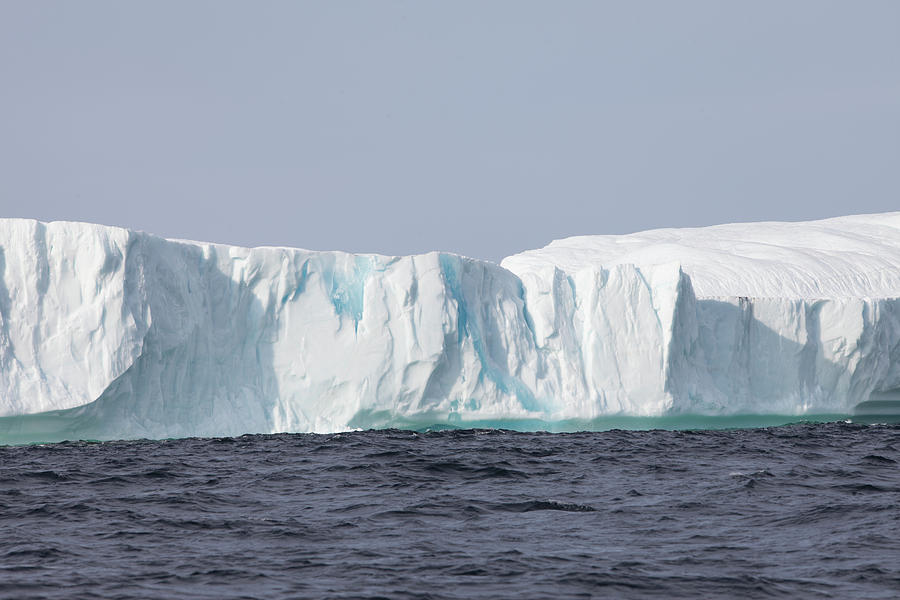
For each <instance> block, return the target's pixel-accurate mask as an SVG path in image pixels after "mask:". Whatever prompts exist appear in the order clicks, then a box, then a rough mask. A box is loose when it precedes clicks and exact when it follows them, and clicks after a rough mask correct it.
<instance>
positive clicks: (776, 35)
mask: <svg viewBox="0 0 900 600" xmlns="http://www.w3.org/2000/svg"><path fill="white" fill-rule="evenodd" d="M898 32H900V2H896V1H894V0H886V1H876V0H860V1H846V2H831V1H825V0H804V1H799V0H793V1H792V0H771V1H765V0H764V1H758V0H757V1H753V2H729V1H723V0H715V1H693V0H691V1H685V0H681V1H678V2H673V1H670V0H660V1H641V0H627V1H624V0H623V1H622V2H602V1H599V0H596V1H586V2H578V1H565V0H557V1H547V2H532V1H524V0H509V1H499V0H494V1H491V0H482V1H477V2H475V1H472V2H466V1H459V0H454V1H443V2H432V1H422V0H416V1H409V2H387V1H380V2H376V1H368V2H362V1H358V2H347V1H335V0H328V1H324V0H323V1H321V2H299V1H297V2H274V1H247V2H234V1H223V0H211V1H196V0H195V1H185V0H178V1H159V0H156V1H153V2H150V1H147V2H123V1H120V0H112V1H104V2H98V1H93V0H80V1H78V2H69V1H55V2H54V1H47V0H44V1H35V0H23V1H13V0H0V216H6V217H12V216H16V217H33V218H38V219H42V220H56V219H70V220H83V221H93V222H99V223H106V224H111V225H122V226H126V227H131V228H136V229H143V230H146V231H150V232H153V233H157V234H160V235H164V236H168V237H182V238H192V239H201V240H209V241H217V242H226V243H235V244H242V245H289V246H299V247H305V248H312V249H342V250H349V251H360V252H362V251H365V252H381V253H386V254H408V253H415V252H423V251H427V250H431V249H440V250H450V251H455V252H460V253H463V254H467V255H470V256H476V257H481V258H488V259H492V260H499V259H500V258H501V257H503V256H505V255H507V254H511V253H514V252H517V251H520V250H523V249H526V248H533V247H539V246H542V245H544V244H546V243H547V242H549V241H550V240H552V239H554V238H560V237H565V236H568V235H576V234H587V233H624V232H628V231H635V230H640V229H647V228H652V227H667V226H689V225H706V224H713V223H721V222H729V221H747V220H773V219H787V220H800V219H810V218H819V217H827V216H835V215H840V214H850V213H859V212H878V211H888V210H898V209H900V33H898Z"/></svg>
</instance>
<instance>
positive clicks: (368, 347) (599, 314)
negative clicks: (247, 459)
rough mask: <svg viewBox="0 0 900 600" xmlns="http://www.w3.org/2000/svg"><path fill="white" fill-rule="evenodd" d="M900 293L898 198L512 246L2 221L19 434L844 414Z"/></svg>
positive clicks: (884, 360)
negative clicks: (313, 240) (372, 244)
mask: <svg viewBox="0 0 900 600" xmlns="http://www.w3.org/2000/svg"><path fill="white" fill-rule="evenodd" d="M898 298H900V213H889V214H880V215H864V216H854V217H841V218H837V219H829V220H824V221H816V222H808V223H754V224H736V225H724V226H716V227H707V228H698V229H668V230H656V231H649V232H643V233H638V234H632V235H623V236H590V237H577V238H570V239H566V240H561V241H557V242H553V243H552V244H550V245H549V246H547V247H546V248H543V249H540V250H533V251H529V252H525V253H522V254H518V255H515V256H511V257H509V258H507V259H505V260H504V261H503V262H502V265H496V264H493V263H489V262H483V261H477V260H472V259H468V258H463V257H460V256H456V255H452V254H443V253H430V254H424V255H419V256H408V257H386V256H378V255H352V254H346V253H341V252H313V251H307V250H298V249H288V248H253V249H248V248H238V247H231V246H224V245H216V244H203V243H197V242H186V241H176V240H166V239H162V238H159V237H154V236H152V235H148V234H144V233H139V232H134V231H129V230H125V229H120V228H114V227H104V226H98V225H89V224H83V223H65V222H54V223H47V224H45V223H40V222H37V221H31V220H19V219H7V220H0V417H2V418H0V442H2V441H3V439H4V435H5V436H6V438H10V439H11V438H15V437H16V435H17V431H18V430H20V429H21V430H25V429H30V430H41V429H44V430H46V431H51V430H52V431H56V432H58V433H57V435H64V434H65V433H66V432H70V433H71V435H72V436H79V437H124V438H129V437H145V436H146V437H170V436H171V437H175V436H188V435H232V434H239V433H248V432H276V431H318V432H326V431H338V430H345V429H349V428H355V427H372V426H375V427H379V426H389V425H398V424H399V425H403V424H431V423H466V422H482V423H490V422H493V421H496V422H506V421H510V420H515V419H536V420H540V421H544V422H554V421H562V420H567V419H576V420H591V419H597V418H602V417H604V416H607V415H636V416H652V415H666V414H708V415H717V414H746V413H760V414H765V413H768V414H784V415H801V414H822V413H830V414H835V413H837V414H843V413H849V412H851V411H852V410H853V408H854V407H855V406H856V405H857V404H859V403H860V402H863V401H866V400H868V399H869V398H870V397H881V396H879V394H881V395H882V396H884V395H886V396H885V397H891V394H894V393H895V392H894V390H895V389H896V388H900V300H898ZM873 394H874V396H873ZM25 415H30V416H28V417H25ZM60 432H61V433H60ZM22 435H23V436H25V437H26V438H27V436H28V435H30V434H27V433H23V434H22ZM20 437H21V436H20ZM38 437H39V436H38Z"/></svg>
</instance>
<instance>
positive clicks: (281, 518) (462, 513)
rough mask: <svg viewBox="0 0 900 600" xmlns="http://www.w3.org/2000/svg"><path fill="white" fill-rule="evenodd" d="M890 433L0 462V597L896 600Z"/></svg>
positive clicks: (601, 436) (28, 456) (251, 445)
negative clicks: (804, 599)
mask: <svg viewBox="0 0 900 600" xmlns="http://www.w3.org/2000/svg"><path fill="white" fill-rule="evenodd" d="M898 462H900V428H898V427H897V426H895V425H889V426H879V425H870V426H866V425H852V424H846V423H832V424H820V425H794V426H784V427H772V428H761V429H738V430H725V431H608V432H595V433H575V434H541V433H515V432H507V431H495V430H466V431H443V432H433V433H414V432H410V431H396V430H391V431H369V432H359V433H346V434H339V435H309V434H304V435H259V436H245V437H240V438H228V439H185V440H172V441H137V442H105V443H60V444H53V445H44V446H18V447H0V533H2V536H0V596H2V597H3V598H17V599H19V598H211V599H212V598H590V597H611V598H672V597H686V598H736V597H738V598H897V597H900V465H898Z"/></svg>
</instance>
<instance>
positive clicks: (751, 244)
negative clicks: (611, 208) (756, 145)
mask: <svg viewBox="0 0 900 600" xmlns="http://www.w3.org/2000/svg"><path fill="white" fill-rule="evenodd" d="M673 262H677V263H680V264H681V268H682V269H683V270H684V272H685V273H687V274H688V275H689V276H690V277H691V281H692V283H693V286H694V291H695V293H696V294H697V296H699V297H722V296H732V297H733V296H747V297H756V298H776V297H778V298H847V297H868V298H896V297H900V212H892V213H882V214H870V215H854V216H847V217H837V218H833V219H824V220H821V221H808V222H800V223H783V222H763V223H735V224H730V225H716V226H712V227H697V228H685V229H655V230H651V231H643V232H639V233H632V234H628V235H591V236H577V237H570V238H566V239H562V240H557V241H554V242H552V243H551V244H549V245H548V246H546V247H544V248H542V249H539V250H529V251H526V252H523V253H521V254H516V255H513V256H510V257H507V258H506V259H504V260H503V262H502V263H501V264H502V266H503V267H505V268H507V269H509V270H511V271H513V272H514V273H516V274H517V275H519V276H522V275H523V274H525V273H528V272H533V271H537V270H542V269H546V268H547V267H549V266H554V267H558V268H560V269H562V270H563V271H566V272H569V273H574V272H577V271H580V270H582V269H585V268H594V269H595V268H598V267H610V266H614V265H620V264H634V265H637V266H639V267H645V266H651V265H659V264H666V263H673Z"/></svg>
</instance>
